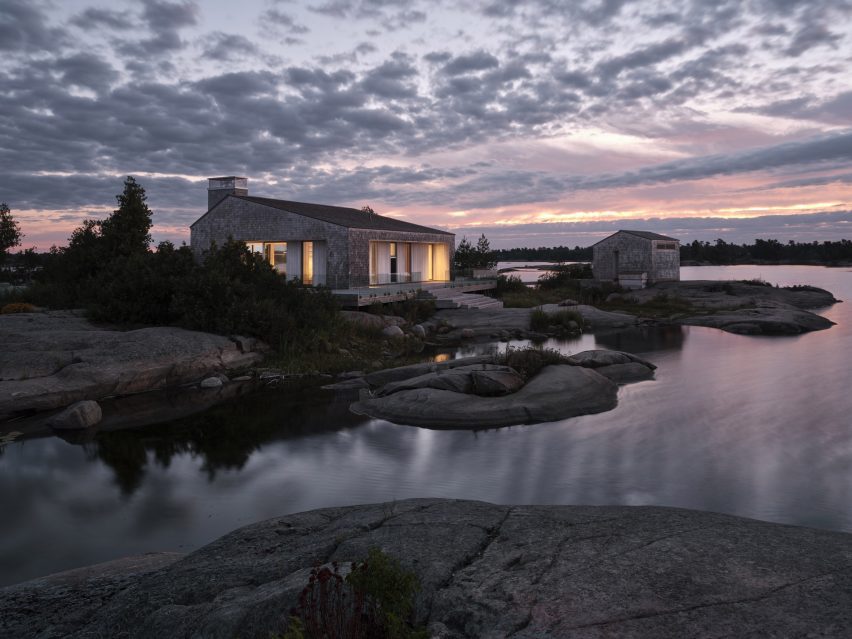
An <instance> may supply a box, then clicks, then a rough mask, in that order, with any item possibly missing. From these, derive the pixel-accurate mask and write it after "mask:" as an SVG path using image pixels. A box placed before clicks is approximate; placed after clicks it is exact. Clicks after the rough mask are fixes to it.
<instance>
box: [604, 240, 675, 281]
mask: <svg viewBox="0 0 852 639" xmlns="http://www.w3.org/2000/svg"><path fill="white" fill-rule="evenodd" d="M592 248H593V251H594V258H593V261H592V270H593V271H594V274H595V279H597V280H609V281H613V282H618V283H619V284H620V285H621V286H623V287H625V288H643V287H644V286H645V285H646V284H653V283H655V282H667V281H677V280H679V279H680V242H679V240H676V239H675V238H673V237H667V236H665V235H660V234H659V233H650V232H648V231H617V232H616V233H613V234H612V235H610V236H609V237H607V238H604V239H603V240H601V241H600V242H598V243H597V244H595V245H594V246H593V247H592Z"/></svg>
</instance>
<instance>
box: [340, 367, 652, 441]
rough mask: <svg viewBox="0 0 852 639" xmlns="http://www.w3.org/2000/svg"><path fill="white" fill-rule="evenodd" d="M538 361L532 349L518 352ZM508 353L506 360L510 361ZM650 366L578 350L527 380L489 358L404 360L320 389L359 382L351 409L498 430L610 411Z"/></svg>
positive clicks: (431, 424)
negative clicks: (409, 363) (438, 361)
mask: <svg viewBox="0 0 852 639" xmlns="http://www.w3.org/2000/svg"><path fill="white" fill-rule="evenodd" d="M512 355H514V356H516V358H517V359H518V360H519V361H523V360H524V359H527V358H531V357H532V358H535V359H536V360H539V361H538V362H537V363H536V366H535V367H536V368H538V367H539V366H542V364H544V362H541V361H540V360H541V359H542V358H543V357H544V356H543V355H541V354H539V353H537V352H535V351H526V352H516V353H513V354H512ZM511 357H512V356H511V355H510V356H509V357H508V360H509V361H508V362H507V363H511ZM655 368H656V366H654V365H653V364H651V363H650V362H648V361H645V360H643V359H641V358H639V357H636V356H635V355H631V354H630V353H623V352H620V351H603V350H593V351H584V352H582V353H578V354H576V355H573V356H571V357H564V358H561V359H560V361H554V362H551V363H547V364H545V365H543V366H542V367H541V368H540V370H538V371H537V372H536V373H535V374H533V375H532V376H531V377H530V378H529V379H525V378H524V376H523V375H521V374H520V373H519V372H518V371H517V370H515V369H514V368H512V366H510V365H501V364H498V363H495V361H494V358H492V357H489V356H485V357H473V358H462V359H457V360H452V361H451V362H444V363H442V364H424V365H416V366H406V367H402V368H397V369H389V370H385V371H379V373H381V374H380V375H375V374H373V375H372V377H371V376H364V377H356V378H353V379H351V380H348V381H345V382H343V383H338V384H333V385H330V386H327V387H326V388H331V389H335V390H346V389H349V388H358V389H359V390H360V393H361V396H360V398H359V400H358V401H357V402H354V403H353V404H352V405H351V407H350V410H351V411H352V412H354V413H356V414H359V415H367V416H369V417H374V418H380V419H386V420H388V421H391V422H395V423H398V424H408V425H412V426H421V427H425V428H436V429H465V430H476V429H482V428H499V427H503V426H513V425H516V424H538V423H542V422H552V421H558V420H561V419H567V418H569V417H576V416H578V415H589V414H593V413H601V412H605V411H608V410H612V409H613V408H615V406H616V405H617V403H618V395H617V393H618V384H627V383H632V382H637V381H642V380H647V379H651V378H652V377H653V375H654V369H655Z"/></svg>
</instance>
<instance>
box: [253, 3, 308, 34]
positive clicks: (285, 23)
mask: <svg viewBox="0 0 852 639" xmlns="http://www.w3.org/2000/svg"><path fill="white" fill-rule="evenodd" d="M260 22H261V24H262V25H263V26H264V27H271V28H273V29H276V30H279V31H283V32H284V33H290V34H293V35H303V34H305V33H308V32H310V29H308V27H306V26H305V25H303V24H299V23H298V22H296V21H295V19H293V17H292V16H291V15H290V14H288V13H284V12H283V11H280V10H278V9H268V10H267V11H264V12H263V14H262V15H261V17H260Z"/></svg>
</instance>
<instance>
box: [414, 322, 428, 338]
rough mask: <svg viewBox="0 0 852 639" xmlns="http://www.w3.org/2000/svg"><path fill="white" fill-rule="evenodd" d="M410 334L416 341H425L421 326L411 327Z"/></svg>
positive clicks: (423, 329)
mask: <svg viewBox="0 0 852 639" xmlns="http://www.w3.org/2000/svg"><path fill="white" fill-rule="evenodd" d="M411 334H412V335H414V337H416V338H417V339H426V329H425V328H424V327H423V324H415V325H414V326H412V327H411Z"/></svg>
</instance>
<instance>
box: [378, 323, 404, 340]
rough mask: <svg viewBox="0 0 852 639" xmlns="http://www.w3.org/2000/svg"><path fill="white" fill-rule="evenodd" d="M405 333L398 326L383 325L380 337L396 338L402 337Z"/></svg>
mask: <svg viewBox="0 0 852 639" xmlns="http://www.w3.org/2000/svg"><path fill="white" fill-rule="evenodd" d="M404 336H405V333H403V332H402V329H401V328H400V327H399V326H396V325H392V326H385V327H384V328H383V329H382V337H387V338H389V339H397V338H400V337H404Z"/></svg>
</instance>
